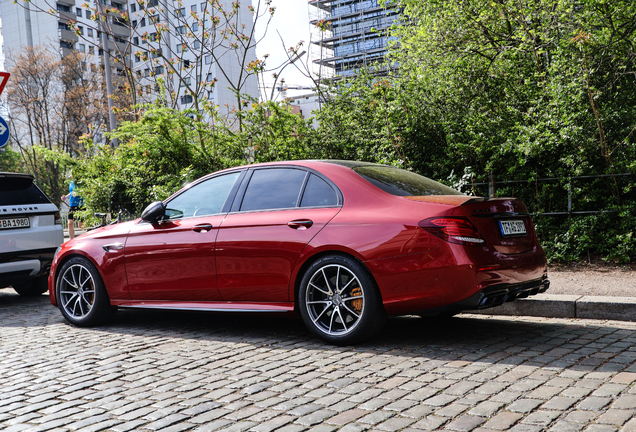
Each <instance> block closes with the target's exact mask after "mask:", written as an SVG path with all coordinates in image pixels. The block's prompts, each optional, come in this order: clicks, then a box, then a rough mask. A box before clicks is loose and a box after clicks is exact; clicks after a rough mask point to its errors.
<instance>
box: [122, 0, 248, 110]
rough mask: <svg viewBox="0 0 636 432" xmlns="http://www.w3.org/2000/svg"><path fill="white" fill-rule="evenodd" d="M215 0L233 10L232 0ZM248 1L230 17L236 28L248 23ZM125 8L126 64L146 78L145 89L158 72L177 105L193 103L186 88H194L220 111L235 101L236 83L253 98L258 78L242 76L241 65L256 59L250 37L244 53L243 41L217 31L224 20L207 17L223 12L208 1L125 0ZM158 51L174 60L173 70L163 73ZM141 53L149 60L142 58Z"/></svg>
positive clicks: (200, 96) (222, 25) (243, 0)
mask: <svg viewBox="0 0 636 432" xmlns="http://www.w3.org/2000/svg"><path fill="white" fill-rule="evenodd" d="M219 3H220V4H221V7H222V8H223V9H224V10H225V11H226V12H227V11H232V3H233V0H221V1H220V2H219ZM251 3H252V2H251V0H242V1H241V7H240V9H239V10H238V11H237V12H236V15H234V16H233V19H232V23H236V24H237V26H242V25H244V28H243V29H242V30H241V31H242V32H243V33H246V34H249V33H250V32H251V30H252V27H253V17H252V14H251V12H250V11H249V10H248V7H249V6H251ZM128 9H129V11H130V19H131V28H132V29H133V30H132V33H131V42H132V49H131V56H130V57H131V65H132V68H133V70H134V71H135V72H136V74H137V76H138V77H141V78H142V79H144V78H146V81H145V82H144V83H142V85H143V86H144V87H145V88H146V89H149V88H150V86H151V85H154V84H155V83H156V79H157V77H163V78H164V79H165V80H166V87H167V90H168V91H173V92H174V93H176V95H177V99H178V106H179V107H180V108H182V109H183V108H190V107H191V106H192V100H193V98H192V96H191V95H190V94H188V92H189V91H192V92H198V94H199V98H205V99H207V100H209V101H210V102H212V103H213V104H214V105H217V106H218V107H219V110H220V111H221V113H222V114H227V113H228V112H230V111H231V110H232V109H234V108H235V107H236V106H237V97H236V94H235V92H234V90H233V88H240V89H241V93H243V94H247V95H250V96H252V97H254V98H258V80H257V78H256V76H254V75H252V76H250V77H246V75H245V70H244V67H246V66H247V65H248V64H249V63H250V62H252V61H254V60H256V52H255V48H254V46H253V42H252V43H251V46H250V47H249V49H247V53H245V50H244V49H243V47H242V46H239V47H238V48H233V47H231V46H230V44H231V43H232V42H233V40H232V38H231V37H230V38H229V39H227V40H226V39H224V38H223V34H222V32H223V31H224V30H226V29H227V26H226V25H225V23H224V22H223V21H221V22H220V23H219V24H218V26H215V25H214V23H213V22H212V18H213V17H219V16H221V17H222V16H223V14H221V13H220V12H219V11H218V10H213V8H212V5H211V4H210V3H208V2H206V1H201V0H184V1H173V0H150V1H149V2H148V3H147V4H142V5H140V4H139V3H138V2H137V1H136V0H130V1H129V3H128ZM166 29H168V31H165V30H166ZM162 30H163V31H162ZM206 32H207V33H208V36H207V37H206V36H205V33H206ZM212 50H213V51H214V54H215V56H216V57H217V59H216V61H215V59H214V56H213V55H212V52H211V51H212ZM159 51H160V52H161V53H162V54H163V57H167V58H168V59H170V58H174V59H175V60H176V62H174V63H173V64H172V66H173V67H175V68H176V69H177V72H176V73H174V74H172V75H170V74H169V73H168V71H169V70H170V65H168V64H166V63H165V61H164V60H163V59H162V58H161V56H158V55H157V52H159ZM244 54H245V55H244ZM145 57H147V58H148V59H149V60H148V61H144V58H145ZM170 76H172V79H170ZM241 77H243V78H241ZM214 80H216V84H215V85H214V86H213V87H210V86H206V85H201V84H202V83H205V82H212V81H214ZM150 93H151V94H152V92H150Z"/></svg>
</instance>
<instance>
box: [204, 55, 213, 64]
mask: <svg viewBox="0 0 636 432" xmlns="http://www.w3.org/2000/svg"><path fill="white" fill-rule="evenodd" d="M210 63H212V56H211V55H206V56H205V64H210Z"/></svg>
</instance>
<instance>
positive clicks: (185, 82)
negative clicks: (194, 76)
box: [179, 77, 191, 87]
mask: <svg viewBox="0 0 636 432" xmlns="http://www.w3.org/2000/svg"><path fill="white" fill-rule="evenodd" d="M190 82H191V79H190V77H185V78H183V79H182V80H181V82H180V83H179V87H185V86H187V85H190Z"/></svg>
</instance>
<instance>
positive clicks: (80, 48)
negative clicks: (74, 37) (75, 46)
mask: <svg viewBox="0 0 636 432" xmlns="http://www.w3.org/2000/svg"><path fill="white" fill-rule="evenodd" d="M79 51H80V52H86V45H85V44H79Z"/></svg>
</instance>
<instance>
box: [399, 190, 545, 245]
mask: <svg viewBox="0 0 636 432" xmlns="http://www.w3.org/2000/svg"><path fill="white" fill-rule="evenodd" d="M404 198H406V199H408V200H410V201H418V202H428V203H434V204H446V205H451V206H457V207H459V208H461V209H463V210H464V211H466V212H467V213H468V219H469V220H470V222H471V223H472V224H473V225H474V226H475V228H477V230H478V231H479V233H480V234H481V236H482V237H483V239H484V240H485V241H486V242H487V243H488V244H490V245H492V246H493V247H494V248H495V250H496V251H497V252H500V253H503V254H519V253H524V252H527V251H528V250H530V249H532V248H533V247H534V245H535V242H536V234H535V231H534V225H533V223H532V219H531V218H530V213H528V210H527V209H526V206H525V205H524V204H523V202H521V201H520V200H519V199H516V198H483V197H469V196H464V195H431V196H410V197H404Z"/></svg>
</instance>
